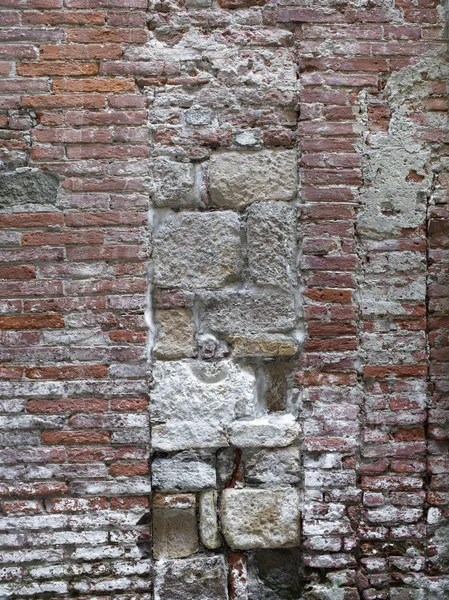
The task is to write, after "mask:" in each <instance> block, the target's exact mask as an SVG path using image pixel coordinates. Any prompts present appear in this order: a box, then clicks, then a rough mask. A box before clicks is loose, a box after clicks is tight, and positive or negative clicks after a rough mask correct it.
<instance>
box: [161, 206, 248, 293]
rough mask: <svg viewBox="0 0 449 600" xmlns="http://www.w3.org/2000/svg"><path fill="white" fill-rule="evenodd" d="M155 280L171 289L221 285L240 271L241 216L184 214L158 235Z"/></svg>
mask: <svg viewBox="0 0 449 600" xmlns="http://www.w3.org/2000/svg"><path fill="white" fill-rule="evenodd" d="M153 260H154V282H155V284H157V285H160V286H162V287H170V288H186V289H192V288H219V287H222V286H224V285H226V284H227V283H228V282H231V281H233V280H234V279H235V278H236V276H237V275H238V273H239V270H240V222H239V218H238V216H237V215H235V214H234V213H232V212H229V211H225V212H220V213H218V212H217V213H180V214H178V215H172V216H170V217H168V218H167V219H166V220H165V221H164V223H162V224H161V225H160V226H159V228H158V229H157V230H156V232H155V234H154V250H153Z"/></svg>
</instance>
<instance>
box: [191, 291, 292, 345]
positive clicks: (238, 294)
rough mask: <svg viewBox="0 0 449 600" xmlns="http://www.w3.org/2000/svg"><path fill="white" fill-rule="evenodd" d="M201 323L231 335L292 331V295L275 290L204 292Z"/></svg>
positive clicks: (218, 332) (215, 330) (217, 331)
mask: <svg viewBox="0 0 449 600" xmlns="http://www.w3.org/2000/svg"><path fill="white" fill-rule="evenodd" d="M202 313H203V314H202V326H203V327H204V328H206V329H209V330H211V331H214V332H216V333H217V335H225V336H229V337H230V338H233V337H242V336H243V337H246V336H258V335H260V334H264V333H280V332H287V331H291V330H292V329H293V328H294V327H295V323H296V313H295V307H294V302H293V297H292V296H289V295H287V294H281V293H275V292H268V291H267V292H264V293H262V292H250V291H246V290H242V291H230V292H217V293H215V294H205V295H204V297H203V310H202Z"/></svg>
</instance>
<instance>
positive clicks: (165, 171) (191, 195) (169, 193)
mask: <svg viewBox="0 0 449 600" xmlns="http://www.w3.org/2000/svg"><path fill="white" fill-rule="evenodd" d="M199 169H200V167H197V166H195V165H193V164H192V163H182V162H176V161H173V160H170V159H168V158H165V157H164V156H160V157H158V158H155V159H154V162H153V176H154V194H153V204H154V206H155V207H156V208H162V207H170V208H196V207H198V206H200V205H201V202H200V191H199V185H196V179H197V178H199V177H200V171H199Z"/></svg>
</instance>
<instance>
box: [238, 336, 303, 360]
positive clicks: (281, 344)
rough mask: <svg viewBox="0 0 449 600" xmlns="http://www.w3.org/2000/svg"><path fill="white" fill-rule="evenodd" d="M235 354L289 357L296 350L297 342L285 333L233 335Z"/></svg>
mask: <svg viewBox="0 0 449 600" xmlns="http://www.w3.org/2000/svg"><path fill="white" fill-rule="evenodd" d="M233 349H234V354H235V356H264V357H265V358H276V357H280V356H281V357H290V356H294V355H295V354H296V352H297V351H298V342H297V341H296V340H295V339H294V338H292V337H288V336H286V335H261V336H248V337H242V336H235V337H234V338H233Z"/></svg>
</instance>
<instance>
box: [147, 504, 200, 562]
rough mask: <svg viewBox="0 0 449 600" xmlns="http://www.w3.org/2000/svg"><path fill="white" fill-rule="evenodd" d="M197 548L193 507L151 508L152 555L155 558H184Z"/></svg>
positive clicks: (193, 552)
mask: <svg viewBox="0 0 449 600" xmlns="http://www.w3.org/2000/svg"><path fill="white" fill-rule="evenodd" d="M197 550H198V532H197V523H196V511H195V509H193V508H154V509H153V555H154V558H155V559H156V560H160V559H167V558H185V557H186V556H191V555H192V554H195V552H197Z"/></svg>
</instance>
